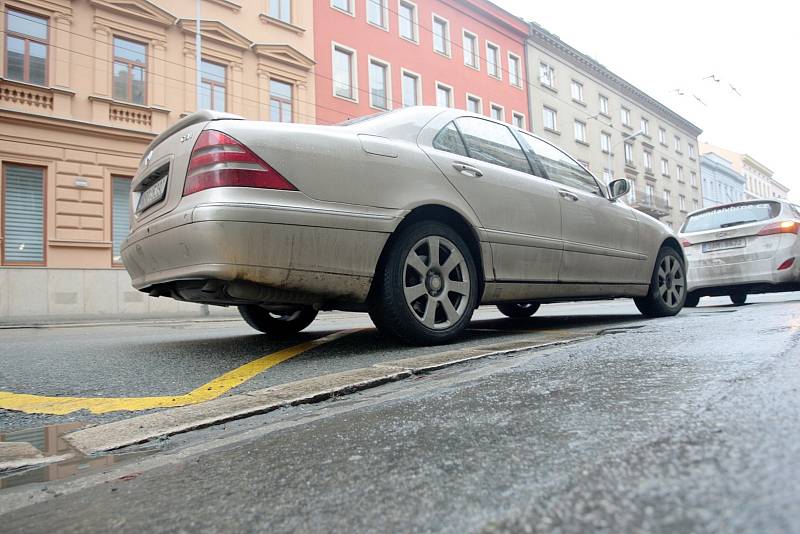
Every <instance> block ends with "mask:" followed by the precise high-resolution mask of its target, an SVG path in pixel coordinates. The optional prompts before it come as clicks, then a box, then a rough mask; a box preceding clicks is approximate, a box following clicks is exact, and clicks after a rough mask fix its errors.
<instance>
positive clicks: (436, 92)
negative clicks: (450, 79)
mask: <svg viewBox="0 0 800 534" xmlns="http://www.w3.org/2000/svg"><path fill="white" fill-rule="evenodd" d="M433 87H434V88H435V90H434V93H433V98H434V99H435V100H434V102H436V105H437V106H438V105H439V87H442V88H444V89H447V90H448V91H450V105H448V106H447V107H449V108H452V107H453V105H454V104H455V102H454V101H453V99H454V97H455V93H454V91H453V86H452V85H447V84H446V83H444V82H440V81H439V80H436V82H435V85H434V86H433Z"/></svg>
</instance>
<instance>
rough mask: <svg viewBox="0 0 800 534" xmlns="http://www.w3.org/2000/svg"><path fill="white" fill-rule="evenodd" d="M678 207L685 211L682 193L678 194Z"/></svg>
mask: <svg viewBox="0 0 800 534" xmlns="http://www.w3.org/2000/svg"><path fill="white" fill-rule="evenodd" d="M678 208H680V210H681V211H686V197H685V196H683V195H678Z"/></svg>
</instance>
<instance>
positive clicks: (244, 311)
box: [239, 304, 317, 338]
mask: <svg viewBox="0 0 800 534" xmlns="http://www.w3.org/2000/svg"><path fill="white" fill-rule="evenodd" d="M239 314H240V315H241V316H242V319H244V320H245V321H246V322H247V324H249V325H250V326H252V327H253V328H255V329H256V330H258V331H259V332H263V333H265V334H268V335H270V336H273V337H277V338H280V337H286V336H291V335H294V334H296V333H298V332H300V331H301V330H303V329H304V328H306V327H307V326H308V325H310V324H311V323H313V322H314V319H316V317H317V310H315V309H314V308H312V307H310V306H298V307H297V309H296V310H294V311H292V312H289V313H278V312H271V311H269V310H266V309H264V308H262V307H261V306H256V305H253V304H248V305H244V306H239Z"/></svg>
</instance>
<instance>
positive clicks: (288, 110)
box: [269, 80, 294, 122]
mask: <svg viewBox="0 0 800 534" xmlns="http://www.w3.org/2000/svg"><path fill="white" fill-rule="evenodd" d="M292 90H293V88H292V84H290V83H286V82H282V81H280V80H270V81H269V120H271V121H273V122H294V117H293V113H292Z"/></svg>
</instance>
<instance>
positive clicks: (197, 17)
mask: <svg viewBox="0 0 800 534" xmlns="http://www.w3.org/2000/svg"><path fill="white" fill-rule="evenodd" d="M194 16H195V25H194V48H195V52H196V53H195V67H194V68H195V74H196V76H195V84H197V111H199V110H200V102H201V99H200V82H201V80H202V75H201V73H200V67H201V65H202V63H201V62H202V56H203V51H202V43H201V39H200V0H195V2H194Z"/></svg>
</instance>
